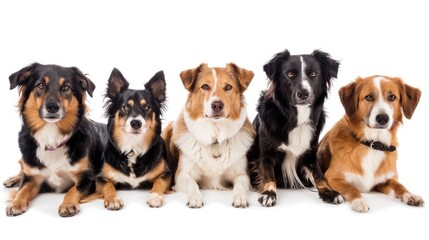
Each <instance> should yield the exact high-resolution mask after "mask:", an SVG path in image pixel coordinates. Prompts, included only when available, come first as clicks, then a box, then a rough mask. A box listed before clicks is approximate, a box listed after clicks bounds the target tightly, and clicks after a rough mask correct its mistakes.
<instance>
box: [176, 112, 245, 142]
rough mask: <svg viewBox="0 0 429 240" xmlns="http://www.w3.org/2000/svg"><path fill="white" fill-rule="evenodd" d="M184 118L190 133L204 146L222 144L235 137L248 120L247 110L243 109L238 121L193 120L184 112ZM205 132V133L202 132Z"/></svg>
mask: <svg viewBox="0 0 429 240" xmlns="http://www.w3.org/2000/svg"><path fill="white" fill-rule="evenodd" d="M183 118H184V120H185V124H186V127H187V128H188V129H189V132H191V133H192V135H193V136H194V137H195V139H197V141H198V142H200V143H201V144H203V145H210V144H213V143H222V142H223V141H225V140H228V139H230V138H231V137H233V136H235V135H236V134H237V133H238V131H240V129H241V128H242V127H243V125H244V121H245V120H246V118H247V113H246V108H245V107H242V108H241V112H240V118H239V119H237V120H236V121H232V120H230V119H218V120H212V119H207V118H198V119H196V120H193V119H191V117H190V116H189V113H188V112H187V111H186V110H184V111H183ZM201 130H203V131H201Z"/></svg>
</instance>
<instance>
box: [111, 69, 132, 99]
mask: <svg viewBox="0 0 429 240" xmlns="http://www.w3.org/2000/svg"><path fill="white" fill-rule="evenodd" d="M129 85H130V84H129V83H128V82H127V80H126V79H125V78H124V76H123V75H122V73H121V72H120V71H119V70H118V69H117V68H113V70H112V73H111V74H110V77H109V80H108V83H107V97H109V98H110V99H115V98H116V97H117V96H118V94H119V93H121V92H123V91H125V90H127V89H128V86H129Z"/></svg>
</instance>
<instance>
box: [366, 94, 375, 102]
mask: <svg viewBox="0 0 429 240" xmlns="http://www.w3.org/2000/svg"><path fill="white" fill-rule="evenodd" d="M365 99H366V100H367V101H369V102H373V101H374V96H372V94H369V95H366V96H365Z"/></svg>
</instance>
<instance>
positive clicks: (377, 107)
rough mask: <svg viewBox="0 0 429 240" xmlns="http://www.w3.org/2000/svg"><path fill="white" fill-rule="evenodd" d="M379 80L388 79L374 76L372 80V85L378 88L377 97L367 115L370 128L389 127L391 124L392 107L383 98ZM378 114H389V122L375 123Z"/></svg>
mask: <svg viewBox="0 0 429 240" xmlns="http://www.w3.org/2000/svg"><path fill="white" fill-rule="evenodd" d="M381 81H388V80H386V79H384V78H382V77H375V78H374V80H373V82H374V86H375V87H376V88H377V90H378V97H377V99H375V100H374V101H375V103H374V106H373V107H372V110H371V113H370V115H369V127H370V128H380V127H382V128H390V127H391V126H392V124H393V108H392V106H390V104H389V103H388V102H387V101H386V100H385V99H384V94H383V92H382V89H381ZM380 114H386V115H387V116H389V122H388V123H387V124H386V125H385V126H380V125H379V124H378V123H377V120H376V117H377V115H380Z"/></svg>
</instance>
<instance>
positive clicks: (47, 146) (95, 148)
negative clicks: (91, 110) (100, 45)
mask: <svg viewBox="0 0 429 240" xmlns="http://www.w3.org/2000/svg"><path fill="white" fill-rule="evenodd" d="M9 81H10V89H13V88H15V87H17V86H19V92H20V99H19V103H18V106H19V111H20V114H21V116H22V120H23V125H22V129H21V131H20V133H19V148H20V150H21V153H22V158H21V160H20V164H21V166H22V171H21V173H20V174H18V176H15V177H12V178H10V179H9V180H8V181H6V183H5V185H6V186H14V185H17V183H18V182H19V184H18V185H19V190H18V191H17V192H16V193H13V194H12V196H11V201H10V203H9V205H8V206H7V208H6V215H7V216H16V215H20V214H22V213H24V212H25V211H26V210H27V208H28V205H29V202H30V201H31V200H32V199H33V198H34V197H35V196H36V195H37V194H38V193H39V192H41V191H55V192H67V193H66V196H65V198H64V201H63V203H62V204H61V205H60V207H59V209H58V213H59V215H60V216H62V217H70V216H74V215H75V214H76V213H78V212H79V201H80V199H81V198H83V197H85V196H86V195H88V194H90V193H92V192H94V189H95V174H96V173H97V172H98V171H99V169H100V167H101V161H100V156H101V153H102V145H101V142H100V139H99V135H98V134H97V131H96V128H97V126H95V125H94V124H93V123H92V122H91V121H89V120H88V119H87V118H86V116H85V113H86V105H85V99H86V95H85V93H86V92H88V94H89V95H91V96H92V92H93V91H94V88H95V85H94V84H93V83H92V82H91V81H90V80H89V79H88V78H87V77H86V76H85V75H84V74H82V72H81V71H80V70H79V69H77V68H76V67H71V68H65V67H61V66H57V65H42V64H38V63H34V64H32V65H30V66H28V67H25V68H23V69H21V70H19V71H18V72H16V73H14V74H12V75H11V76H10V77H9Z"/></svg>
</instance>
